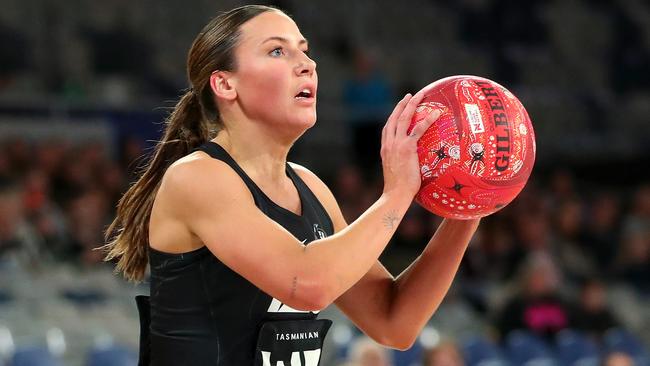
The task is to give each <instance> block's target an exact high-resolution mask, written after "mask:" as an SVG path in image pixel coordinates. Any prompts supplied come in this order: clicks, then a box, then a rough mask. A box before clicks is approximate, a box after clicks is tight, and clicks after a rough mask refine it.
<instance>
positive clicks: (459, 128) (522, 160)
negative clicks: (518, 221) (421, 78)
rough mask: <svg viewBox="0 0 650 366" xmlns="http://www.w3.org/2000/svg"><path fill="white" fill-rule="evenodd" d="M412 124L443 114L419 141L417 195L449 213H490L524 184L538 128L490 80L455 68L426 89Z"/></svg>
mask: <svg viewBox="0 0 650 366" xmlns="http://www.w3.org/2000/svg"><path fill="white" fill-rule="evenodd" d="M423 91H424V93H425V97H424V99H423V100H422V102H421V103H420V105H418V107H417V109H416V112H415V115H414V116H413V120H412V121H411V126H410V128H409V132H410V130H411V129H412V128H413V127H414V126H415V125H416V124H417V123H419V122H421V121H422V120H423V119H424V117H426V115H427V114H429V113H431V112H432V111H434V110H436V109H440V110H441V111H442V114H441V115H440V117H439V118H438V120H437V121H436V122H434V123H433V125H432V126H431V127H429V129H428V130H427V131H426V132H425V133H424V135H423V136H422V138H420V140H419V142H418V155H419V159H420V173H421V177H422V186H421V188H420V191H419V192H418V194H417V195H416V196H415V200H416V202H418V203H419V204H420V205H422V206H423V207H424V208H426V209H427V210H429V211H431V212H433V213H435V214H437V215H439V216H442V217H447V218H454V219H472V218H479V217H483V216H487V215H490V214H492V213H494V212H496V211H498V210H499V209H501V208H503V207H504V206H506V205H507V204H508V203H510V202H511V201H512V200H513V199H514V198H515V197H516V196H517V195H518V194H519V192H521V190H522V189H523V188H524V186H525V185H526V182H527V181H528V177H529V176H530V173H531V171H532V169H533V164H534V162H535V149H536V148H535V134H534V131H533V126H532V124H531V122H530V118H529V117H528V113H527V112H526V109H524V106H523V105H522V104H521V102H520V101H519V99H517V97H515V96H514V95H513V94H512V93H511V92H510V91H508V90H507V89H506V88H504V87H503V86H501V85H499V84H497V83H495V82H494V81H491V80H488V79H485V78H482V77H477V76H469V75H459V76H451V77H448V78H444V79H441V80H438V81H435V82H433V83H431V84H429V85H427V86H426V87H424V89H423Z"/></svg>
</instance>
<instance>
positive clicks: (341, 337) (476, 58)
mask: <svg viewBox="0 0 650 366" xmlns="http://www.w3.org/2000/svg"><path fill="white" fill-rule="evenodd" d="M241 4H243V3H242V2H239V1H217V0H211V1H207V0H197V1H172V0H157V1H153V0H142V1H128V0H111V1H90V0H70V1H56V0H0V365H3V366H4V365H5V364H7V365H8V364H11V362H12V360H13V361H14V364H15V365H28V364H33V365H56V364H57V363H56V362H59V363H58V364H59V365H72V366H80V365H116V366H117V365H120V366H121V365H134V364H135V361H134V359H135V356H136V349H137V343H138V337H139V323H138V320H137V311H136V308H135V302H134V300H133V297H134V296H135V295H136V294H140V293H147V291H148V288H147V284H146V283H144V284H142V285H137V286H136V285H132V284H128V283H126V282H125V281H123V280H122V279H121V278H119V277H117V276H115V275H113V274H112V267H111V265H110V264H106V263H102V261H101V254H100V253H99V252H98V251H94V250H93V249H94V248H96V247H97V246H99V245H101V244H102V235H103V230H104V229H105V228H106V226H107V224H108V223H109V222H110V221H111V219H112V217H113V213H114V210H115V204H116V200H117V199H118V197H119V196H120V194H121V193H122V192H124V190H125V188H126V187H127V186H128V184H129V183H130V182H133V180H134V179H135V178H136V176H135V175H134V174H135V173H134V171H135V168H136V167H137V165H138V163H137V161H138V158H139V157H140V156H142V155H143V154H147V152H148V151H150V150H149V149H150V148H151V146H152V145H153V141H155V140H156V139H157V138H158V137H159V136H160V131H161V129H162V125H161V121H162V120H163V118H164V117H165V115H166V113H168V111H169V109H168V108H169V107H171V106H173V105H174V102H175V100H176V98H177V97H178V96H179V95H181V93H182V90H183V89H185V88H187V87H188V84H187V80H186V77H185V59H186V54H187V50H188V49H189V47H190V45H191V41H192V39H193V38H194V36H195V35H196V34H197V33H198V31H199V30H200V29H201V27H202V26H203V24H205V23H206V22H207V20H208V19H209V18H211V17H212V16H214V15H215V14H216V13H217V12H218V11H221V10H226V9H230V8H232V7H235V6H238V5H241ZM266 4H269V3H268V2H267V3H266ZM272 4H274V5H277V6H279V7H281V8H282V9H284V10H286V11H287V12H288V13H290V14H292V15H293V16H294V18H295V20H296V22H297V23H298V25H299V27H300V28H301V30H302V32H303V34H304V35H305V36H306V37H307V38H308V39H309V40H310V48H311V52H312V55H313V57H314V58H315V60H316V61H317V63H318V72H319V79H320V81H319V93H318V116H319V118H318V121H317V124H316V126H315V127H314V128H313V129H311V130H310V131H308V133H306V134H305V135H304V136H303V138H302V139H301V140H300V141H299V142H298V143H297V144H296V145H295V147H294V149H293V151H292V153H291V155H290V160H293V161H296V162H298V163H301V164H303V165H305V166H307V167H309V168H310V169H311V170H313V171H315V172H316V173H317V174H318V175H319V176H321V177H323V179H324V180H325V181H326V182H327V183H328V184H329V186H330V187H331V188H332V190H333V191H334V193H335V195H336V197H337V198H338V199H339V202H340V204H341V206H342V208H343V210H344V214H345V216H346V217H347V219H348V221H353V220H354V219H355V218H356V217H357V216H358V215H359V214H360V213H361V212H363V210H364V209H365V208H367V207H368V206H369V205H370V204H371V203H372V202H373V201H374V200H375V199H376V198H377V197H378V196H379V193H380V191H381V180H378V179H377V178H378V174H379V173H380V170H379V162H378V158H379V151H378V147H379V136H378V135H376V136H375V134H377V131H379V130H380V128H381V126H382V124H383V123H384V121H385V119H386V117H387V115H388V113H389V112H390V110H391V109H392V106H393V105H394V103H395V102H396V101H397V100H398V99H399V97H400V96H402V95H404V94H405V93H406V92H414V91H417V90H419V89H420V88H421V87H423V86H424V85H426V84H428V83H429V82H431V81H433V80H437V79H439V78H441V77H445V76H449V75H454V74H474V75H480V76H485V77H488V78H490V79H493V80H495V81H497V82H499V83H501V84H503V85H505V86H506V87H508V88H509V89H510V90H511V91H513V92H514V93H515V94H516V95H517V96H518V97H519V98H520V99H521V101H522V102H523V104H524V105H525V106H526V108H527V109H528V112H529V114H530V116H531V118H532V121H533V124H534V127H535V131H536V134H537V156H538V158H537V162H536V166H535V169H534V171H533V175H532V177H531V180H530V182H529V184H528V186H527V187H526V189H525V191H524V192H523V193H522V194H521V195H520V196H519V197H518V198H517V199H516V200H515V201H514V202H513V203H512V204H511V205H510V206H508V207H506V208H505V209H504V210H502V211H501V212H499V213H497V214H495V215H493V216H491V217H488V218H486V219H484V220H483V223H482V224H481V226H480V228H479V231H478V233H477V234H476V236H475V238H474V239H473V240H472V242H471V244H470V247H469V249H468V251H467V254H466V256H465V258H464V260H463V263H462V265H461V269H460V271H459V273H458V275H457V276H456V280H455V282H454V284H453V287H452V289H451V290H450V292H449V294H448V295H447V297H446V298H445V301H444V302H443V304H442V305H441V306H440V308H439V310H438V311H437V312H436V313H435V315H434V316H433V317H432V318H431V321H430V323H429V325H428V326H427V328H425V330H424V331H423V332H422V335H421V337H420V339H419V341H418V342H417V343H416V345H415V346H414V347H413V348H412V349H411V350H410V351H407V352H395V351H389V350H385V349H382V348H381V347H377V346H376V345H375V344H374V343H372V342H367V341H366V340H365V339H364V338H363V337H362V336H361V335H360V333H359V331H358V330H356V328H355V327H354V326H353V325H351V324H350V323H349V322H348V321H347V320H346V319H345V318H344V317H343V316H342V315H341V314H340V313H338V312H337V311H336V310H335V309H333V308H331V307H330V308H328V309H327V310H325V311H324V312H323V315H322V316H323V317H325V318H331V319H333V320H334V321H335V325H334V327H333V329H332V330H331V332H330V334H329V335H328V340H327V348H326V350H325V354H324V361H323V362H322V365H325V366H333V365H343V364H345V365H349V366H352V365H355V366H359V365H363V366H366V365H373V366H383V365H384V366H385V365H396V366H411V365H450V366H452V365H463V364H467V365H478V364H479V363H481V364H484V365H485V364H486V363H491V364H496V365H508V364H510V365H523V364H528V365H532V364H535V365H598V364H601V363H603V364H607V365H631V364H634V363H636V364H637V365H644V364H645V365H648V362H649V361H648V344H649V343H650V180H649V174H648V170H649V169H650V118H649V116H650V88H649V86H650V5H649V4H648V2H647V1H645V0H612V1H606V0H555V1H542V0H534V1H533V0H529V1H516V0H460V1H453V2H452V1H448V2H443V1H425V0H418V1H416V0H412V1H369V0H355V1H345V2H344V1H341V2H335V1H327V0H318V1H314V0H310V1H295V0H286V1H276V2H273V3H272ZM208 183H209V182H206V184H208ZM439 222H440V219H439V218H437V217H434V216H433V215H432V214H429V213H428V212H426V211H423V210H422V209H420V208H419V207H417V206H416V205H414V206H413V207H412V209H411V210H410V211H409V213H408V214H407V216H406V218H405V219H404V221H403V222H402V224H401V225H400V227H399V229H398V232H397V234H396V235H395V237H394V238H393V240H392V242H391V244H390V245H389V247H388V249H387V250H386V251H385V252H384V254H383V255H382V261H383V262H384V263H385V264H386V266H387V267H388V268H389V269H390V271H391V272H393V273H394V274H398V273H399V272H400V271H401V270H402V269H404V267H405V266H406V265H408V263H410V261H412V260H413V259H414V258H415V257H416V256H417V255H418V253H419V252H420V251H421V250H422V248H423V246H424V245H425V243H426V242H427V240H428V238H429V237H430V235H431V234H432V233H433V231H434V230H435V227H436V225H437V224H438V223H439ZM537 290H540V291H544V292H545V293H546V294H547V296H548V298H549V301H550V303H551V304H552V310H550V311H547V312H544V311H539V310H540V309H537V310H538V311H539V312H538V313H535V314H536V315H535V314H533V312H534V311H535V309H529V308H527V307H526V306H527V299H528V298H529V296H531V295H532V293H534V292H535V291H537ZM542 310H543V309H542ZM523 312H531V313H530V314H528V315H530V318H532V319H529V320H530V321H529V324H527V325H528V327H527V328H526V329H515V328H516V327H515V325H514V324H513V319H514V318H516V317H518V316H521V314H522V313H523ZM539 322H557V329H556V332H553V333H552V334H545V335H544V336H538V335H536V333H535V327H536V326H537V325H538V323H539ZM425 356H426V357H427V361H426V362H428V363H426V364H425V363H424V362H425V361H424V358H425ZM30 357H32V358H35V359H40V361H39V362H37V363H21V362H22V361H20V360H21V359H23V360H24V359H28V358H30ZM382 358H383V360H382ZM111 360H112V361H111ZM103 362H106V363H103Z"/></svg>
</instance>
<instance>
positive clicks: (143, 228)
mask: <svg viewBox="0 0 650 366" xmlns="http://www.w3.org/2000/svg"><path fill="white" fill-rule="evenodd" d="M165 125H166V128H165V133H164V136H163V139H162V140H160V141H158V144H157V146H156V149H155V151H154V153H153V157H152V158H151V160H150V162H149V164H147V165H145V166H144V167H142V168H141V169H140V174H141V176H140V178H139V179H138V180H137V181H136V182H135V183H134V184H133V185H132V186H131V187H130V188H129V189H128V190H127V192H126V193H125V194H124V196H122V198H121V199H120V201H119V203H118V205H117V215H116V217H115V219H114V220H113V222H112V223H111V225H110V226H109V227H108V229H107V230H106V233H105V238H106V241H107V242H108V243H107V244H106V245H104V246H103V247H102V248H101V249H103V250H104V251H105V252H106V256H105V258H104V260H105V261H111V260H114V259H117V267H116V269H115V270H116V272H122V273H123V275H124V277H125V278H126V279H128V280H130V281H134V282H138V281H141V280H142V278H143V277H144V273H145V269H146V267H147V262H148V258H147V249H148V247H149V218H150V217H151V208H152V207H153V201H154V198H155V197H156V193H157V192H158V188H159V187H160V182H161V181H162V177H163V175H164V174H165V171H166V170H167V168H168V167H169V166H170V165H171V164H172V163H173V162H174V161H176V160H178V159H179V158H181V157H183V156H185V155H187V154H189V153H190V152H191V151H192V150H193V149H194V148H196V147H198V146H200V145H201V144H203V143H204V142H206V141H208V140H209V139H210V131H209V129H208V127H207V123H206V121H205V120H204V118H203V115H202V112H201V105H200V102H199V100H198V96H197V95H196V93H195V92H194V91H193V90H190V91H188V92H187V93H185V95H183V96H182V97H181V99H180V100H179V101H178V104H176V107H175V108H174V110H173V111H172V113H171V114H170V115H169V117H168V118H167V120H166V121H165Z"/></svg>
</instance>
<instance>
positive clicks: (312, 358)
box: [261, 348, 320, 366]
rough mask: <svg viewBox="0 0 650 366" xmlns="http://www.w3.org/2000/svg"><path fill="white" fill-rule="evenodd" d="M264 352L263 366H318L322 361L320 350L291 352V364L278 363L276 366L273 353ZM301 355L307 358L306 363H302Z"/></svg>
mask: <svg viewBox="0 0 650 366" xmlns="http://www.w3.org/2000/svg"><path fill="white" fill-rule="evenodd" d="M261 352H262V366H318V362H319V361H320V348H319V349H315V350H311V351H302V352H291V363H290V364H288V365H286V364H285V363H284V362H282V361H278V362H277V363H276V364H275V365H274V364H272V363H271V352H265V351H261ZM300 353H302V354H303V356H304V358H305V363H304V364H303V363H302V362H300Z"/></svg>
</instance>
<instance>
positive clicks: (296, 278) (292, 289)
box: [291, 276, 298, 298]
mask: <svg viewBox="0 0 650 366" xmlns="http://www.w3.org/2000/svg"><path fill="white" fill-rule="evenodd" d="M297 287H298V277H297V276H296V277H294V278H293V283H292V284H291V298H293V297H294V296H295V295H296V288H297Z"/></svg>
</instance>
